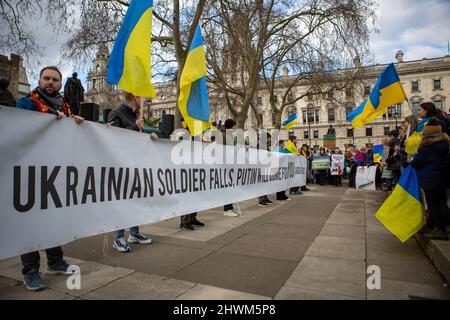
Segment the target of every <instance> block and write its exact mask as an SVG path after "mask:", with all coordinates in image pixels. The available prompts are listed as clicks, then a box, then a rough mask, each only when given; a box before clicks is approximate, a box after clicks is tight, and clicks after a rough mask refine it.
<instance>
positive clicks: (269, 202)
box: [266, 199, 275, 205]
mask: <svg viewBox="0 0 450 320" xmlns="http://www.w3.org/2000/svg"><path fill="white" fill-rule="evenodd" d="M266 202H267V203H268V204H270V205H272V204H274V203H275V202H273V201H270V200H269V199H267V200H266Z"/></svg>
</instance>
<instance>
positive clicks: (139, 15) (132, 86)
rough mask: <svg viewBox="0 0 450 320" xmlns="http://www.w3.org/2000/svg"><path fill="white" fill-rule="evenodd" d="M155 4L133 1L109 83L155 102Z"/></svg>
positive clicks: (110, 66)
mask: <svg viewBox="0 0 450 320" xmlns="http://www.w3.org/2000/svg"><path fill="white" fill-rule="evenodd" d="M152 14H153V0H131V2H130V6H129V7H128V10H127V13H126V15H125V18H124V20H123V23H122V26H121V27H120V29H119V32H118V34H117V37H116V41H115V43H114V47H113V50H112V52H111V56H110V58H109V64H108V77H107V81H108V83H110V84H117V85H118V86H119V88H121V89H122V90H123V91H126V92H130V93H132V94H134V95H135V96H139V97H149V98H155V97H156V93H155V89H154V88H153V84H152V82H151V78H152V74H151V36H152Z"/></svg>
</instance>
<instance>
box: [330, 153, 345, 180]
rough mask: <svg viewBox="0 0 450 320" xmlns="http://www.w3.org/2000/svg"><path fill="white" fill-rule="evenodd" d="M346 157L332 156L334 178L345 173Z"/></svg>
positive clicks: (331, 169)
mask: <svg viewBox="0 0 450 320" xmlns="http://www.w3.org/2000/svg"><path fill="white" fill-rule="evenodd" d="M344 167H345V163H344V155H342V154H332V155H331V168H330V172H331V175H332V176H337V175H340V174H343V172H344Z"/></svg>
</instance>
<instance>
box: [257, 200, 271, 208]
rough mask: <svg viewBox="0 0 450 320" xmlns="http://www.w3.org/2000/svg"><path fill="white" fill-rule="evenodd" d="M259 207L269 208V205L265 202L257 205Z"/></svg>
mask: <svg viewBox="0 0 450 320" xmlns="http://www.w3.org/2000/svg"><path fill="white" fill-rule="evenodd" d="M258 206H259V207H270V204H269V203H267V201H261V202H260V203H258Z"/></svg>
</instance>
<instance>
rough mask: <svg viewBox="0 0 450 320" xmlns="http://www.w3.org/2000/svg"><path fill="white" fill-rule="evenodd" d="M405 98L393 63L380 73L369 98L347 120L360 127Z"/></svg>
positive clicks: (354, 126)
mask: <svg viewBox="0 0 450 320" xmlns="http://www.w3.org/2000/svg"><path fill="white" fill-rule="evenodd" d="M405 100H406V94H405V91H404V90H403V87H402V84H401V83H400V78H399V77H398V74H397V71H396V70H395V66H394V64H393V63H391V64H390V65H388V66H387V67H386V69H384V70H383V71H382V72H381V74H380V75H379V77H378V80H377V83H376V84H375V86H374V87H373V89H372V92H370V96H369V98H368V99H366V100H365V101H364V102H363V103H362V104H361V105H360V106H359V107H358V108H356V109H355V110H354V111H353V112H351V113H349V114H348V116H347V120H348V121H350V122H351V123H352V126H353V128H355V129H357V128H360V127H362V126H364V125H366V124H367V123H369V122H371V121H372V120H374V119H376V118H378V117H379V116H381V115H382V114H383V113H385V112H386V109H387V108H388V107H389V106H391V105H394V104H398V103H401V102H403V101H405Z"/></svg>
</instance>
